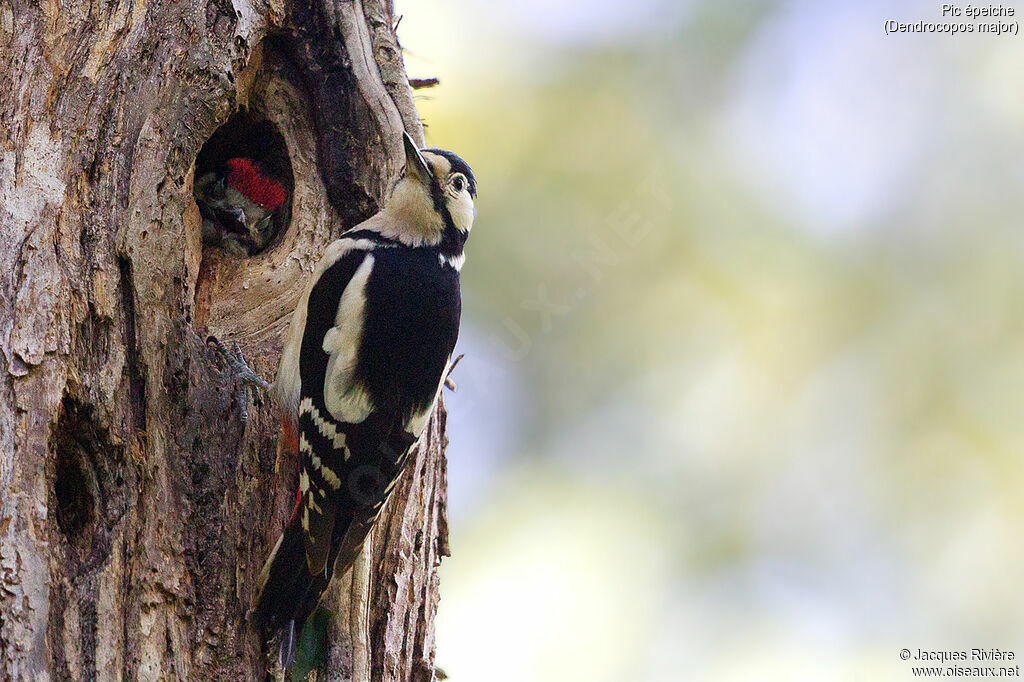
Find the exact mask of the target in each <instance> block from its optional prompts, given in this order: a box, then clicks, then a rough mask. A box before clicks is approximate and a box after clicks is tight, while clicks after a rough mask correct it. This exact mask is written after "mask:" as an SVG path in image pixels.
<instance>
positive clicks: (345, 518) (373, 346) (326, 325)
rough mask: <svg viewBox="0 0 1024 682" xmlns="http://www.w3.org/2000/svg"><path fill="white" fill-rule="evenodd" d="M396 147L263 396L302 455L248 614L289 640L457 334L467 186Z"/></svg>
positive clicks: (300, 315) (464, 176)
mask: <svg viewBox="0 0 1024 682" xmlns="http://www.w3.org/2000/svg"><path fill="white" fill-rule="evenodd" d="M403 138H404V142H405V157H406V173H405V175H403V177H402V178H401V179H400V180H399V181H398V183H397V184H396V185H395V187H394V189H393V190H392V191H391V194H390V196H389V197H388V198H387V200H386V202H385V205H384V209H383V210H382V211H380V212H379V213H377V214H376V215H374V216H373V217H371V218H369V219H368V220H366V221H365V222H363V223H361V224H359V225H357V226H356V227H354V228H352V229H350V230H348V231H347V232H345V233H344V234H343V235H342V237H341V238H340V239H338V240H337V241H335V242H333V243H331V244H330V245H329V246H328V247H327V249H326V251H325V253H324V255H323V257H322V258H321V260H320V262H319V264H318V265H317V267H316V270H315V273H314V276H313V278H312V280H311V282H310V283H309V285H308V287H307V288H306V290H305V293H304V294H303V296H302V298H301V299H300V301H299V304H298V307H297V308H296V310H295V313H294V314H293V316H292V320H291V327H290V329H289V331H288V336H287V338H286V342H285V347H284V351H283V354H282V356H281V364H280V367H279V369H278V373H277V378H276V380H275V382H274V390H275V392H276V394H277V398H278V402H279V403H280V405H281V406H282V410H283V413H284V414H283V419H282V435H281V438H282V443H283V444H284V446H285V449H286V450H289V451H292V452H297V453H298V456H299V457H300V469H299V490H298V493H297V500H296V505H295V509H294V511H293V512H292V516H291V519H290V520H289V522H288V525H287V526H286V527H285V529H284V532H283V533H282V534H281V537H280V539H279V540H278V542H277V546H276V547H275V548H274V551H273V552H272V553H271V555H270V558H269V559H268V560H267V563H266V565H265V566H264V568H263V572H262V573H261V574H260V580H259V591H258V596H257V600H256V613H257V615H258V616H259V617H260V618H261V620H262V621H263V622H264V623H265V624H266V626H267V627H268V628H269V630H270V631H271V632H273V633H275V634H276V635H278V636H279V637H280V642H281V663H282V666H283V667H284V668H288V667H289V666H290V665H291V662H292V659H293V657H294V653H295V639H296V634H297V632H298V631H300V630H301V628H302V625H303V623H304V622H305V620H306V619H307V617H308V616H309V615H310V614H311V613H312V612H313V611H314V610H315V609H316V606H317V604H318V603H319V601H320V598H321V596H322V594H323V593H324V591H325V590H326V589H327V587H328V585H329V584H330V581H331V578H332V576H333V575H335V574H337V573H340V572H342V571H343V570H344V569H345V568H347V567H348V566H349V565H351V563H352V561H353V560H354V559H355V557H356V555H357V554H358V552H359V550H360V548H361V547H362V544H363V540H364V539H365V537H366V535H367V533H368V532H369V531H370V529H371V528H372V526H373V523H374V521H375V520H376V518H377V516H378V514H379V513H380V510H381V507H382V506H383V505H384V503H385V501H386V500H387V499H388V497H389V495H390V494H391V490H392V488H393V487H394V485H395V483H396V481H397V479H398V477H399V475H400V474H401V473H402V471H403V469H404V466H405V464H406V459H407V455H408V453H409V450H410V448H411V447H412V446H413V444H415V442H416V441H417V439H418V438H419V437H420V434H421V433H422V431H423V429H424V427H425V426H426V424H427V420H428V419H429V417H430V414H431V412H432V411H433V409H434V405H435V404H436V402H437V396H438V394H439V393H440V390H441V386H442V383H443V381H444V379H445V373H446V371H447V368H448V366H449V363H450V362H451V356H452V351H453V349H454V348H455V341H456V339H457V337H458V333H459V317H460V314H461V308H462V303H461V294H460V290H459V271H460V269H461V267H462V263H463V261H464V255H463V246H464V245H465V243H466V239H467V238H468V236H469V232H470V229H471V228H472V225H473V218H474V216H475V208H474V206H473V200H474V198H475V197H476V181H475V179H474V177H473V173H472V171H471V170H470V168H469V166H468V165H466V163H465V162H464V161H463V160H462V159H460V158H459V157H458V156H456V155H455V154H453V153H451V152H447V151H441V150H436V149H425V150H423V151H422V152H421V151H420V150H419V149H417V148H416V145H415V144H414V143H413V141H412V139H411V138H409V136H408V135H403Z"/></svg>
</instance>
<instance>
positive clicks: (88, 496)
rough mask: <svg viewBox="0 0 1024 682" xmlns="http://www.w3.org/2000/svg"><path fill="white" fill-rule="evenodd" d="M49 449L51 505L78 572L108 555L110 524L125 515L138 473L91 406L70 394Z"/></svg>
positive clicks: (99, 563) (63, 404)
mask: <svg viewBox="0 0 1024 682" xmlns="http://www.w3.org/2000/svg"><path fill="white" fill-rule="evenodd" d="M50 448H51V452H53V453H54V459H55V466H54V469H53V487H52V488H51V493H50V494H51V496H52V497H51V504H50V509H52V510H54V517H55V518H56V522H57V528H58V529H59V531H60V533H61V535H63V536H64V538H65V539H66V540H67V545H66V558H67V561H68V565H69V566H77V572H79V573H81V572H82V571H88V570H91V569H93V568H95V567H97V566H100V565H101V564H102V563H103V562H104V561H106V559H107V557H108V556H109V555H110V547H111V542H110V531H111V528H113V526H114V525H115V524H116V523H117V522H118V521H119V520H120V519H121V517H122V516H123V515H124V512H125V510H126V509H127V507H128V504H129V499H128V494H129V491H130V490H132V489H133V487H134V486H133V482H134V481H135V480H136V479H137V476H135V474H134V472H133V471H132V470H131V468H130V467H129V466H127V464H126V462H125V460H124V449H123V447H122V446H116V445H114V444H112V443H111V440H110V435H109V433H108V431H107V429H106V428H104V427H103V426H102V425H100V424H99V423H98V422H97V420H96V418H95V415H94V413H93V408H92V407H91V406H89V405H88V404H85V403H82V402H79V401H78V400H75V399H74V398H71V397H67V396H65V398H64V400H63V401H62V402H61V408H60V416H59V417H58V419H57V424H56V427H55V428H54V430H53V432H52V434H51V437H50Z"/></svg>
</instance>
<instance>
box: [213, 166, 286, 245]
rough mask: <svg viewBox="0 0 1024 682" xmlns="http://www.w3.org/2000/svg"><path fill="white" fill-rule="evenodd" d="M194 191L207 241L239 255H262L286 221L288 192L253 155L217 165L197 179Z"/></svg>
mask: <svg viewBox="0 0 1024 682" xmlns="http://www.w3.org/2000/svg"><path fill="white" fill-rule="evenodd" d="M194 190H195V191H194V195H195V199H196V204H197V205H198V206H199V212H200V213H201V214H202V216H203V243H205V244H209V245H212V246H220V247H221V248H223V249H224V250H225V251H227V252H229V253H231V254H234V255H236V256H239V257H245V256H252V255H254V254H256V253H259V252H260V251H262V250H263V249H265V248H266V247H267V244H269V243H270V240H271V238H272V237H273V236H274V234H276V233H277V231H278V229H279V228H280V227H281V226H282V225H283V224H284V223H285V222H287V216H286V215H285V214H286V213H287V202H286V199H287V198H288V192H287V190H286V189H285V187H284V185H283V184H282V183H281V181H280V180H279V179H277V178H276V177H275V176H274V174H273V173H272V172H270V171H269V170H268V168H267V166H266V165H265V164H263V163H261V162H259V161H256V160H254V159H249V158H244V157H237V158H232V159H228V160H227V161H225V162H224V163H223V164H218V166H217V167H216V168H214V169H213V170H211V171H209V172H207V173H204V174H203V175H202V176H201V177H200V178H199V179H198V180H197V181H196V183H195V188H194Z"/></svg>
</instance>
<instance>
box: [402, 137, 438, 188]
mask: <svg viewBox="0 0 1024 682" xmlns="http://www.w3.org/2000/svg"><path fill="white" fill-rule="evenodd" d="M402 140H403V141H404V142H405V171H406V173H408V174H409V177H411V178H415V179H416V180H418V181H420V182H421V183H423V184H424V185H429V184H430V181H431V179H432V178H433V177H434V175H433V173H431V171H430V166H429V165H427V160H426V159H424V158H423V154H421V153H420V150H419V149H418V148H417V147H416V143H415V142H413V141H412V138H411V137H409V133H407V132H405V131H402Z"/></svg>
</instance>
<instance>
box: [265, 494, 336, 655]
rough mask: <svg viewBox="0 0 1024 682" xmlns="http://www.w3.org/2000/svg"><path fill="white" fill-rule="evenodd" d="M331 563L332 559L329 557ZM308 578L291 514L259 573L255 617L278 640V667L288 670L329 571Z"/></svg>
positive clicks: (296, 522)
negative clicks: (303, 627) (279, 652)
mask: <svg viewBox="0 0 1024 682" xmlns="http://www.w3.org/2000/svg"><path fill="white" fill-rule="evenodd" d="M332 559H333V557H332ZM332 568H333V561H328V570H326V571H324V572H323V573H320V574H318V575H315V576H314V575H311V574H310V572H309V565H308V564H307V563H306V551H305V547H304V545H303V540H302V526H301V524H300V522H299V518H298V514H293V515H292V518H291V520H290V521H289V522H288V525H287V526H285V529H284V532H283V533H281V538H280V539H279V540H278V541H277V545H276V546H275V547H274V551H273V552H271V553H270V558H268V559H267V563H266V564H265V565H264V567H263V570H262V571H261V572H260V579H259V593H258V596H257V597H256V607H255V612H256V616H257V617H258V618H259V619H260V621H262V622H263V623H264V625H265V626H266V628H267V630H268V631H269V633H271V635H272V636H273V637H274V638H277V639H280V645H281V667H282V668H283V669H285V670H287V669H288V668H290V667H291V665H292V661H293V659H294V658H295V648H296V643H297V639H298V636H299V633H300V632H301V631H302V626H303V625H304V624H305V622H306V619H307V618H309V615H310V614H311V613H313V611H315V610H316V606H317V604H318V603H319V602H320V597H321V596H322V595H323V593H324V591H325V590H326V589H327V586H328V584H329V583H330V569H332Z"/></svg>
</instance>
